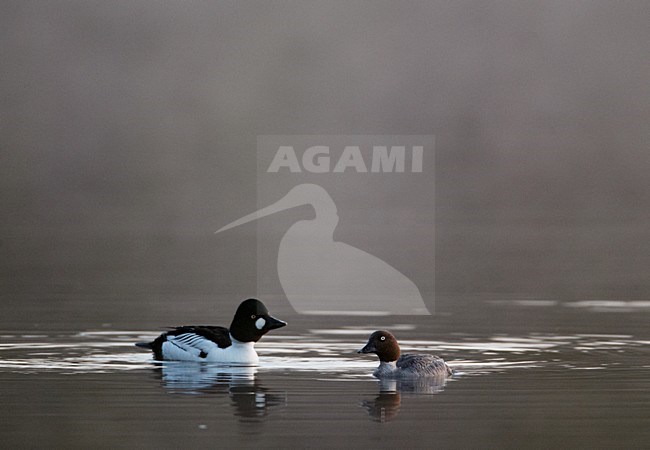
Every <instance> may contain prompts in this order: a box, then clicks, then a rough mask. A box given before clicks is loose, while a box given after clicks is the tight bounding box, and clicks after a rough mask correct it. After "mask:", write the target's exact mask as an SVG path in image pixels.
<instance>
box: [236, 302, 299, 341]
mask: <svg viewBox="0 0 650 450" xmlns="http://www.w3.org/2000/svg"><path fill="white" fill-rule="evenodd" d="M286 324H287V322H285V321H283V320H279V319H276V318H275V317H273V316H271V315H270V314H269V310H268V309H267V308H266V306H264V303H262V302H261V301H259V300H257V299H254V298H249V299H248V300H244V301H243V302H241V304H240V305H239V308H237V312H236V313H235V317H233V319H232V323H231V324H230V334H231V335H232V337H234V338H235V339H237V340H238V341H239V342H257V341H259V340H260V338H261V337H262V336H264V335H265V334H266V333H268V332H269V331H271V330H274V329H276V328H282V327H283V326H285V325H286Z"/></svg>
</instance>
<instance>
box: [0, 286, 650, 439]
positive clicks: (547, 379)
mask: <svg viewBox="0 0 650 450" xmlns="http://www.w3.org/2000/svg"><path fill="white" fill-rule="evenodd" d="M73 304H74V302H73ZM469 305H471V306H472V307H471V308H469V307H468V306H469ZM277 309H278V308H274V314H275V315H277V316H278V317H282V318H286V319H288V320H289V322H290V326H289V327H287V328H284V329H282V330H278V332H276V333H272V334H269V335H267V336H266V337H264V338H263V339H262V340H261V341H260V342H259V343H258V345H257V348H258V353H259V354H260V365H259V366H258V367H224V366H220V365H211V364H201V363H179V362H164V363H163V362H156V361H153V360H152V358H151V355H150V354H149V353H147V352H145V351H142V350H140V349H137V348H135V347H134V346H133V342H135V341H139V340H143V339H147V338H153V337H154V336H156V334H157V332H156V331H155V328H146V329H145V328H143V329H138V330H134V329H127V327H119V326H118V325H117V324H112V323H110V324H108V323H104V324H94V325H93V324H89V325H92V326H88V327H84V326H82V325H83V324H80V325H79V327H78V329H65V328H66V326H69V324H68V322H62V321H58V322H57V321H54V322H45V321H44V322H43V323H46V325H39V326H34V325H32V326H31V327H30V326H29V325H28V324H27V323H25V324H19V327H15V326H14V329H11V327H5V330H8V331H5V332H3V333H2V334H0V380H1V383H0V398H2V404H3V409H2V411H3V412H2V413H1V415H2V420H0V434H1V436H2V441H3V443H4V444H5V445H6V446H8V447H12V448H16V447H22V448H26V447H32V448H33V447H50V448H52V447H66V448H70V447H74V448H85V447H89V446H93V447H100V448H116V447H131V448H132V447H144V448H147V447H163V448H174V447H176V448H178V447H198V446H211V447H215V446H224V445H233V446H244V447H284V448H287V447H292V446H300V447H314V446H316V447H331V446H341V447H359V446H365V447H368V446H385V447H391V446H392V447H405V446H411V447H431V446H436V447H440V448H468V447H472V448H503V447H518V448H522V447H532V448H548V447H551V446H554V447H561V448H567V447H572V448H576V447H580V448H587V447H589V448H594V447H598V448H603V447H608V448H642V447H647V446H648V444H650V431H649V430H650V421H649V418H650V377H649V376H648V375H650V358H649V356H650V350H649V348H650V347H649V346H648V344H650V335H649V333H648V331H647V326H646V325H647V323H648V319H649V318H650V313H649V312H650V308H649V305H648V303H647V302H623V301H602V302H573V303H571V302H566V303H562V302H558V301H553V300H543V301H540V300H520V299H503V298H501V299H499V298H497V299H482V300H476V299H473V300H471V301H465V302H463V301H451V300H448V301H444V302H439V304H438V305H437V314H436V315H435V316H433V317H369V318H363V317H330V316H298V315H292V313H291V312H290V311H289V310H282V309H281V310H280V312H281V314H280V313H276V311H277ZM100 316H101V314H100ZM42 319H45V318H42ZM126 323H127V324H128V322H126ZM18 328H21V329H18ZM27 328H29V329H27ZM378 328H385V329H389V330H391V331H393V332H394V333H395V334H396V335H397V337H398V339H399V341H400V343H401V345H402V347H403V350H405V351H414V350H417V351H421V352H430V353H436V354H440V355H442V356H443V357H444V358H445V359H446V360H447V361H448V362H449V363H450V365H451V366H452V367H453V368H454V370H455V375H454V377H453V378H451V379H449V380H447V381H440V380H418V381H411V382H406V381H402V382H380V381H378V380H376V379H374V378H373V377H372V376H371V375H370V373H371V372H372V370H373V368H374V367H375V366H376V365H377V363H376V361H375V359H374V357H373V356H369V355H357V354H356V353H355V351H356V350H357V349H358V348H360V347H361V346H362V345H363V344H364V342H365V340H366V338H367V337H368V335H369V334H370V332H371V331H373V330H375V329H378Z"/></svg>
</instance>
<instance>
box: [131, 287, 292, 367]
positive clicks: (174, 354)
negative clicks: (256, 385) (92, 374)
mask: <svg viewBox="0 0 650 450" xmlns="http://www.w3.org/2000/svg"><path fill="white" fill-rule="evenodd" d="M286 324H287V323H286V322H284V321H282V320H279V319H276V318H275V317H272V316H270V315H269V310H268V309H266V306H264V303H262V302H261V301H259V300H256V299H254V298H249V299H248V300H244V301H243V302H242V303H241V304H240V305H239V308H237V312H235V317H233V319H232V323H231V324H230V328H225V327H215V326H210V325H188V326H182V327H177V328H174V329H172V330H171V331H168V332H166V333H163V334H161V335H160V336H158V337H157V338H156V339H155V340H153V341H152V342H138V343H136V344H135V345H136V346H138V347H141V348H147V349H150V350H153V354H154V357H155V358H156V359H157V360H160V361H162V360H165V361H208V362H220V363H229V364H245V365H254V364H257V361H258V357H257V353H256V352H255V348H254V345H255V343H256V342H257V341H259V340H260V338H261V337H262V336H264V335H265V334H266V333H267V332H269V331H271V330H274V329H276V328H281V327H283V326H285V325H286Z"/></svg>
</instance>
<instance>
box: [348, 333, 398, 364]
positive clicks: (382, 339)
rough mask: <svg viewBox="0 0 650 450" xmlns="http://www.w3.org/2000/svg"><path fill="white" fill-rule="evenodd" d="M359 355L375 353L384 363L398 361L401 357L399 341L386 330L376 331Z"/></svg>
mask: <svg viewBox="0 0 650 450" xmlns="http://www.w3.org/2000/svg"><path fill="white" fill-rule="evenodd" d="M357 353H375V354H376V355H377V356H378V357H379V360H380V361H382V362H391V361H397V359H398V358H399V355H400V350H399V344H398V343H397V339H395V336H393V335H392V334H391V333H389V332H388V331H385V330H379V331H375V332H374V333H372V334H371V335H370V337H369V338H368V342H367V343H366V345H365V346H364V347H363V348H362V349H361V350H359V351H357Z"/></svg>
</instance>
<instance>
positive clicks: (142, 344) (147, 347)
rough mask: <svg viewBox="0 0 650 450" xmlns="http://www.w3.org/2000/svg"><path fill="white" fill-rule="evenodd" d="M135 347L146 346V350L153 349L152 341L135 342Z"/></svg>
mask: <svg viewBox="0 0 650 450" xmlns="http://www.w3.org/2000/svg"><path fill="white" fill-rule="evenodd" d="M135 346H136V347H140V348H146V349H147V350H153V342H136V343H135Z"/></svg>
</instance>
